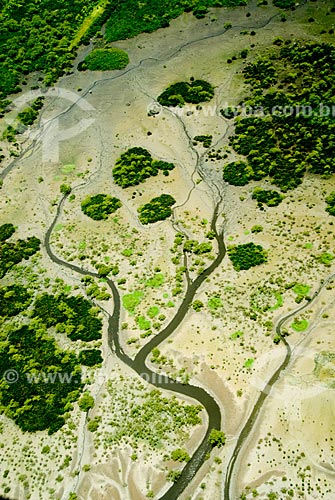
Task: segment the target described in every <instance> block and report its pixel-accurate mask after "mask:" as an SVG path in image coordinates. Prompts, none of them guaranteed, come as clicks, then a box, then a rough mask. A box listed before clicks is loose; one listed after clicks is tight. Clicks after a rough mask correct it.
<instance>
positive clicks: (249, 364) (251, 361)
mask: <svg viewBox="0 0 335 500" xmlns="http://www.w3.org/2000/svg"><path fill="white" fill-rule="evenodd" d="M254 362H255V360H254V358H249V359H247V360H246V361H245V363H244V368H251V367H252V365H253V364H254Z"/></svg>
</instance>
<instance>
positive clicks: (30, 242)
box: [0, 230, 41, 279]
mask: <svg viewBox="0 0 335 500" xmlns="http://www.w3.org/2000/svg"><path fill="white" fill-rule="evenodd" d="M9 232H10V230H9ZM9 232H8V230H7V233H6V232H5V234H7V235H8V234H9ZM40 245H41V242H40V240H39V239H38V238H36V237H35V236H29V237H28V238H27V239H26V240H21V239H19V240H17V241H10V242H7V241H6V242H2V243H1V242H0V279H1V278H3V277H4V276H5V274H6V273H7V272H8V271H9V270H10V269H11V268H12V267H13V266H15V265H16V264H19V263H20V262H21V261H22V260H23V259H29V257H31V256H32V255H34V254H35V253H36V252H38V251H39V249H40Z"/></svg>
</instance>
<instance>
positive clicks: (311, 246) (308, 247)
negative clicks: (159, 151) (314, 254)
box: [304, 243, 313, 250]
mask: <svg viewBox="0 0 335 500" xmlns="http://www.w3.org/2000/svg"><path fill="white" fill-rule="evenodd" d="M304 248H307V249H308V250H310V249H311V248H313V243H305V245H304Z"/></svg>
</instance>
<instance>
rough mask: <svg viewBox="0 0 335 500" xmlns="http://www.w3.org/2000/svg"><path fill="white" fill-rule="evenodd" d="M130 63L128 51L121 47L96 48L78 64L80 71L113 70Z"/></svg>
mask: <svg viewBox="0 0 335 500" xmlns="http://www.w3.org/2000/svg"><path fill="white" fill-rule="evenodd" d="M128 64H129V57H128V54H127V52H125V51H124V50H121V49H116V48H110V49H94V50H92V52H91V53H90V54H88V56H86V57H85V60H84V61H83V62H81V63H79V65H78V69H79V70H80V71H84V70H86V69H89V70H91V71H112V70H115V69H123V68H125V67H126V66H127V65H128Z"/></svg>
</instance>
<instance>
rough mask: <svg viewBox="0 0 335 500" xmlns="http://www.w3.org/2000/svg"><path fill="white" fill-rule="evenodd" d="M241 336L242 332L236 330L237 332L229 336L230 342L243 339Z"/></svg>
mask: <svg viewBox="0 0 335 500" xmlns="http://www.w3.org/2000/svg"><path fill="white" fill-rule="evenodd" d="M243 335H244V332H241V331H240V330H237V332H234V333H232V334H231V336H230V338H231V340H236V339H239V338H240V337H243Z"/></svg>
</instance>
